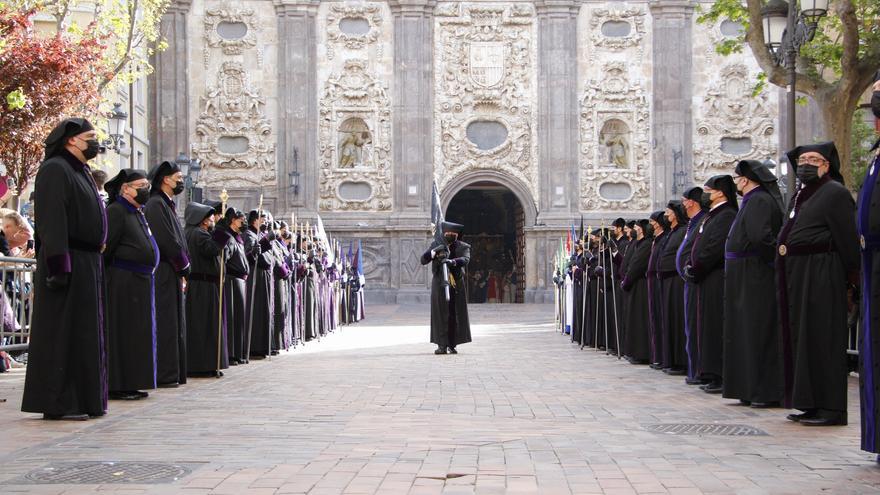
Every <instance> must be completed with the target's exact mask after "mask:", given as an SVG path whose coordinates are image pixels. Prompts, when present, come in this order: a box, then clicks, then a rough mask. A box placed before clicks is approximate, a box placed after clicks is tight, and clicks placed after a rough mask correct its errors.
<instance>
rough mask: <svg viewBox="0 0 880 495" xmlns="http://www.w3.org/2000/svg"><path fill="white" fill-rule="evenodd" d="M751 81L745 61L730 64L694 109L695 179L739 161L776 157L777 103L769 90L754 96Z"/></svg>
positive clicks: (710, 174) (700, 178) (725, 171)
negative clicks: (734, 145)
mask: <svg viewBox="0 0 880 495" xmlns="http://www.w3.org/2000/svg"><path fill="white" fill-rule="evenodd" d="M751 80H752V76H751V72H750V71H749V69H748V67H746V65H745V64H731V65H728V66H726V67H724V68H722V70H721V71H720V73H719V74H718V75H717V76H716V78H715V79H714V80H713V81H712V82H711V83H710V84H709V86H708V89H707V90H706V92H705V94H704V95H703V102H702V104H701V105H699V106H698V107H697V108H695V112H694V113H695V121H696V126H695V129H694V178H695V180H697V181H702V180H705V179H707V178H708V177H710V176H712V175H714V174H716V173H722V172H723V173H729V172H730V170H731V169H732V168H733V167H734V166H735V165H736V162H738V161H739V160H746V159H755V160H764V159H766V158H768V157H773V156H776V153H777V146H776V144H775V139H774V134H775V132H776V129H775V124H774V118H773V115H775V113H776V110H775V108H772V106H773V105H774V103H772V102H771V101H770V97H769V94H768V92H767V91H766V90H765V91H762V92H761V93H760V94H758V95H755V96H753V95H752V89H751V84H750V81H751ZM722 140H734V141H736V140H738V141H740V142H742V143H746V144H745V147H747V148H748V149H742V150H741V151H740V150H731V149H725V147H724V146H723V141H722Z"/></svg>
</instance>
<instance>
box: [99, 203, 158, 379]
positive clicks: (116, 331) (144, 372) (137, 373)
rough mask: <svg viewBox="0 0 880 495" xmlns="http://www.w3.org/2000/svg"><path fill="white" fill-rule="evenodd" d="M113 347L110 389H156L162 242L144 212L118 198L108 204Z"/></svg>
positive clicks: (106, 252) (109, 313)
mask: <svg viewBox="0 0 880 495" xmlns="http://www.w3.org/2000/svg"><path fill="white" fill-rule="evenodd" d="M107 225H108V227H107V234H108V235H107V248H106V249H105V250H104V260H105V262H106V265H107V352H108V359H109V364H110V367H109V375H110V390H111V391H113V392H131V391H135V390H143V389H151V388H156V301H155V288H154V287H153V285H154V278H153V277H154V272H155V270H156V267H157V266H158V265H159V246H157V245H156V241H155V240H154V239H153V236H152V234H151V232H150V228H149V226H148V225H147V220H146V218H145V217H144V214H143V211H142V209H140V208H137V207H135V206H134V205H132V204H131V203H129V202H128V200H126V199H124V198H122V197H117V199H116V201H114V202H112V203H111V204H110V206H108V207H107Z"/></svg>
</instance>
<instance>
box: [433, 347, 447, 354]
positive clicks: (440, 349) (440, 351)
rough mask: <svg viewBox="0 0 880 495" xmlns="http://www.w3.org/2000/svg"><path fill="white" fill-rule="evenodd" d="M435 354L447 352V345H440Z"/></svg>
mask: <svg viewBox="0 0 880 495" xmlns="http://www.w3.org/2000/svg"><path fill="white" fill-rule="evenodd" d="M434 354H438V355H439V354H446V348H445V347H438V348H436V349H434Z"/></svg>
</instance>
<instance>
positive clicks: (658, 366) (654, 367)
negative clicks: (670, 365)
mask: <svg viewBox="0 0 880 495" xmlns="http://www.w3.org/2000/svg"><path fill="white" fill-rule="evenodd" d="M650 367H651V369H652V370H662V369H663V365H662V364H660V363H651V364H650Z"/></svg>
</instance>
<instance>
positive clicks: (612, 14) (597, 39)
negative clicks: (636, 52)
mask: <svg viewBox="0 0 880 495" xmlns="http://www.w3.org/2000/svg"><path fill="white" fill-rule="evenodd" d="M606 22H617V23H627V24H629V25H630V28H629V33H628V34H626V35H623V36H607V35H606V34H605V33H603V28H602V27H603V25H604V24H605V23H606ZM590 32H591V33H592V41H593V45H594V46H596V47H603V48H607V49H611V50H623V49H624V48H628V47H631V46H639V45H640V44H641V42H642V39H643V38H644V37H645V33H646V31H645V10H644V9H640V8H629V9H618V8H611V9H608V8H599V9H595V10H593V13H592V17H591V18H590Z"/></svg>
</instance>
